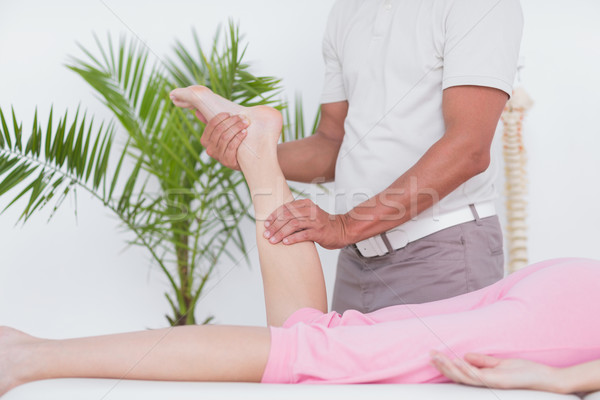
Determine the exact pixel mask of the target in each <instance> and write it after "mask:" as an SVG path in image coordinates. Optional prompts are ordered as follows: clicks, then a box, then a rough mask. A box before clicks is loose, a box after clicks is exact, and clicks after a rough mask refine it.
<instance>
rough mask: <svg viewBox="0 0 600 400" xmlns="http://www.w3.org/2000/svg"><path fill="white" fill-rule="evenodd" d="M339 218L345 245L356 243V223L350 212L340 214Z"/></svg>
mask: <svg viewBox="0 0 600 400" xmlns="http://www.w3.org/2000/svg"><path fill="white" fill-rule="evenodd" d="M338 220H339V222H340V225H341V228H342V242H343V245H344V246H348V245H351V244H354V243H356V242H357V241H358V240H357V239H356V231H355V225H354V223H353V220H352V218H350V215H349V213H346V214H338Z"/></svg>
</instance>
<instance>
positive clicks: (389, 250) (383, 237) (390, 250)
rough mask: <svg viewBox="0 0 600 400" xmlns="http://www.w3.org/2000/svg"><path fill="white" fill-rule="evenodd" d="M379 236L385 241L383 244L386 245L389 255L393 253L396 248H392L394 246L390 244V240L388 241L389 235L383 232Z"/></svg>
mask: <svg viewBox="0 0 600 400" xmlns="http://www.w3.org/2000/svg"><path fill="white" fill-rule="evenodd" d="M379 236H381V240H383V244H385V247H386V248H387V251H388V253H393V252H394V248H393V247H392V244H391V243H390V239H388V237H387V233H386V232H383V233H382V234H381V235H379Z"/></svg>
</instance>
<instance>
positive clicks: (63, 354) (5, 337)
mask: <svg viewBox="0 0 600 400" xmlns="http://www.w3.org/2000/svg"><path fill="white" fill-rule="evenodd" d="M173 97H174V100H175V101H174V102H175V104H178V103H179V104H178V105H182V106H184V107H193V108H196V109H198V110H199V111H200V113H202V115H203V116H204V117H206V118H208V119H210V118H212V117H213V116H214V115H215V114H216V113H218V112H231V113H241V112H243V113H244V114H245V115H246V116H247V117H248V118H249V119H250V120H251V122H252V123H251V125H250V127H249V128H248V137H247V138H246V140H245V141H244V144H245V145H244V146H242V148H241V149H240V151H239V154H238V161H239V163H240V166H241V167H242V171H243V172H244V174H245V176H246V179H247V181H248V184H249V186H250V189H251V193H252V196H253V201H254V207H255V211H256V216H257V220H258V223H257V242H258V249H259V254H260V261H261V271H262V273H263V280H264V288H265V301H266V304H267V317H268V321H269V324H271V325H281V324H282V323H283V321H285V319H286V318H287V317H288V316H289V315H290V314H291V313H293V312H294V311H296V310H298V309H299V308H302V307H314V308H318V309H320V310H322V311H325V310H326V296H325V285H324V281H323V276H322V271H321V265H320V262H319V258H318V255H317V252H316V249H315V246H314V244H308V243H301V244H297V245H292V246H283V245H277V246H273V245H271V244H269V243H267V242H266V240H265V239H263V237H262V233H263V231H264V229H263V224H262V223H261V220H262V219H264V217H266V216H267V215H268V214H269V213H271V212H272V210H274V209H275V208H277V207H278V206H280V205H281V204H283V203H284V202H286V201H289V200H291V199H292V196H291V193H290V191H289V188H288V186H287V184H286V182H285V179H284V177H283V174H282V173H281V170H280V169H279V164H278V162H277V153H276V144H277V140H278V137H279V133H280V131H281V114H279V113H278V112H277V111H275V110H273V109H271V108H268V107H254V108H248V109H246V108H243V107H240V106H237V105H235V104H233V103H231V102H228V101H227V100H225V99H222V98H220V97H219V96H216V95H214V94H213V93H212V92H210V91H209V90H207V89H205V88H202V87H195V88H191V89H182V90H178V91H177V92H175V93H174V94H173ZM186 101H190V103H189V104H187V105H185V102H186ZM182 102H183V104H182ZM269 349H270V336H269V330H268V329H267V328H253V327H228V326H189V327H177V328H168V329H160V330H154V331H144V332H134V333H125V334H117V335H107V336H98V337H90V338H80V339H67V340H43V339H38V338H33V337H31V336H29V335H26V334H24V333H22V332H19V331H16V330H13V329H10V328H1V327H0V395H2V394H4V393H5V392H7V391H8V390H10V389H11V388H13V387H15V386H18V385H20V384H23V383H26V382H30V381H34V380H40V379H52V378H65V377H89V378H116V379H149V380H186V381H252V382H258V381H260V379H261V378H262V374H263V371H264V368H265V365H266V362H267V358H268V354H269Z"/></svg>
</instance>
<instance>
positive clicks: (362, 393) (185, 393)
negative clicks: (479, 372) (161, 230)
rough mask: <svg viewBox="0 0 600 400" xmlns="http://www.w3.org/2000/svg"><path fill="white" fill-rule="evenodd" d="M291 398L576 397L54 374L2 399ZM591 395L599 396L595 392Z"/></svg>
mask: <svg viewBox="0 0 600 400" xmlns="http://www.w3.org/2000/svg"><path fill="white" fill-rule="evenodd" d="M99 399H102V400H131V399H141V400H159V399H160V400H165V399H177V400H198V399H210V400H229V399H231V400H234V399H235V400H240V399H244V400H269V399H273V400H282V399H285V400H294V399H298V400H300V399H302V400H306V399H310V400H317V399H327V400H329V399H344V400H351V399H357V400H358V399H360V400H365V399H377V400H388V399H389V400H392V399H393V400H402V399H410V400H413V399H419V400H429V399H432V400H433V399H443V400H498V399H501V400H524V399H525V400H529V399H531V400H569V399H571V400H578V399H579V398H578V397H577V396H573V395H559V394H554V393H546V392H537V391H527V390H497V389H494V390H492V389H483V388H473V387H468V386H463V385H455V384H422V385H268V384H257V383H220V382H219V383H215V382H155V381H125V380H124V381H119V380H111V379H55V380H46V381H38V382H32V383H28V384H26V385H22V386H19V387H17V388H15V389H13V390H12V391H10V392H9V393H7V394H6V395H5V396H4V397H2V400H99ZM594 399H600V397H595V398H594Z"/></svg>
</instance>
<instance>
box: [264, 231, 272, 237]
mask: <svg viewBox="0 0 600 400" xmlns="http://www.w3.org/2000/svg"><path fill="white" fill-rule="evenodd" d="M263 236H264V237H266V238H267V239H268V238H269V236H271V232H269V231H265V233H263Z"/></svg>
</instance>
